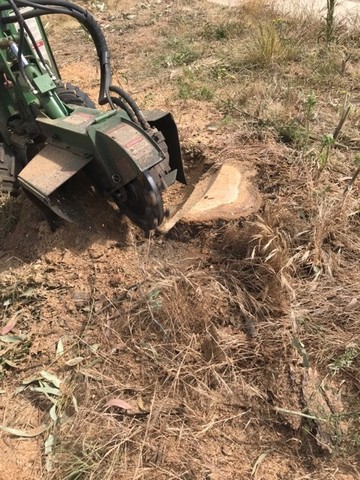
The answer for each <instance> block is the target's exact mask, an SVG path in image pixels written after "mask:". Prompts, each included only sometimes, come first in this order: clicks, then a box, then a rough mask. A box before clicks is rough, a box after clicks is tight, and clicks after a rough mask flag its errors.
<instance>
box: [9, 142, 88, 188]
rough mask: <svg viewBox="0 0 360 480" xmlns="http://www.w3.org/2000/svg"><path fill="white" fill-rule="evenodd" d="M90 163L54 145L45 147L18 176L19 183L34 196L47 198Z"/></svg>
mask: <svg viewBox="0 0 360 480" xmlns="http://www.w3.org/2000/svg"><path fill="white" fill-rule="evenodd" d="M90 161H91V157H90V158H89V157H85V156H83V155H77V154H75V153H74V152H71V151H69V150H65V149H62V148H59V147H55V146H54V145H47V146H46V147H44V148H43V149H42V150H41V152H40V153H38V154H37V155H36V156H35V157H34V158H33V159H32V160H31V162H29V163H28V164H27V165H26V167H25V168H24V169H23V170H22V171H21V172H20V174H19V177H18V178H19V181H20V183H21V184H23V185H24V187H25V188H27V189H28V190H30V191H32V192H33V193H34V194H35V195H36V196H40V197H49V196H50V195H51V194H52V193H53V192H55V190H57V189H58V188H59V187H60V186H61V185H63V184H64V183H65V182H67V181H68V180H69V179H70V178H71V177H73V176H74V175H75V173H77V172H79V171H80V170H81V169H82V168H83V167H85V165H87V164H88V163H89V162H90Z"/></svg>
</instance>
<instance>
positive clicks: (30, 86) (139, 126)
mask: <svg viewBox="0 0 360 480" xmlns="http://www.w3.org/2000/svg"><path fill="white" fill-rule="evenodd" d="M52 14H66V15H70V16H72V17H74V18H76V19H77V20H78V21H79V22H80V23H81V25H82V26H84V27H85V28H86V29H87V31H88V33H89V34H90V36H91V38H92V40H93V42H94V44H95V47H96V50H97V54H98V57H99V62H100V69H101V82H100V93H99V99H98V103H99V104H100V105H105V104H108V105H109V106H110V108H111V109H110V110H109V111H101V110H97V109H96V108H95V105H94V104H93V103H92V102H91V101H90V100H89V99H88V97H87V96H86V95H85V94H83V93H82V92H81V91H80V90H79V89H77V88H76V87H73V86H68V85H66V84H63V83H62V81H61V78H60V74H59V71H58V68H57V65H56V62H55V59H54V56H53V53H52V50H51V47H50V44H49V41H48V39H47V36H46V34H45V31H44V28H43V25H42V22H41V16H43V15H52ZM0 77H1V79H2V80H1V81H0V100H1V102H0V180H1V179H2V180H3V182H2V183H3V185H7V189H8V188H9V187H8V186H9V185H10V184H12V186H13V188H15V187H16V184H17V183H18V182H19V183H20V184H21V186H22V188H23V190H24V191H25V192H26V193H27V194H28V195H29V197H30V198H31V199H32V200H33V201H34V202H35V203H36V204H37V205H38V206H39V207H40V208H42V210H43V211H44V213H45V214H46V216H47V217H48V218H50V214H49V213H50V212H52V214H54V215H55V216H56V217H62V218H64V219H66V220H69V221H75V220H76V202H74V201H73V200H72V199H71V195H70V196H69V195H68V193H69V192H71V189H72V186H71V185H72V181H73V180H74V178H75V177H76V174H77V173H78V172H80V171H83V172H85V173H86V175H87V176H88V178H89V179H90V182H91V183H92V184H93V185H94V186H95V187H96V189H97V191H98V192H100V193H101V194H102V195H104V196H107V197H109V198H112V199H113V200H114V201H115V203H116V204H117V205H118V207H119V208H120V209H121V210H122V211H123V212H124V213H125V214H126V215H127V216H128V217H129V218H130V219H131V220H132V221H133V222H134V223H135V224H136V225H138V226H139V227H140V228H142V229H143V230H145V231H149V230H152V229H155V228H157V227H159V226H160V225H161V223H162V221H163V218H164V207H163V201H162V196H161V194H162V191H163V190H164V189H165V188H167V187H169V186H170V185H171V184H173V183H174V182H175V181H176V180H179V181H180V182H182V183H186V181H185V175H184V169H183V164H182V159H181V153H180V145H179V138H178V134H177V128H176V125H175V122H174V120H173V118H172V116H171V115H170V114H169V113H163V112H147V113H144V114H143V113H142V112H141V110H140V109H139V107H138V106H137V105H136V103H135V101H134V99H133V98H132V97H131V96H130V95H129V94H128V93H126V92H125V91H124V90H122V89H121V88H119V87H116V86H113V85H111V69H110V62H109V52H108V48H107V45H106V40H105V38H104V35H103V33H102V31H101V29H100V27H99V25H98V23H97V22H96V21H95V19H94V18H93V17H92V15H91V14H90V13H89V12H88V11H86V10H84V9H83V8H81V7H79V6H78V5H76V4H74V3H71V2H68V1H67V0H34V1H28V0H0ZM74 203H75V204H74ZM51 218H53V217H51Z"/></svg>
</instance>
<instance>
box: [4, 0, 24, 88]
mask: <svg viewBox="0 0 360 480" xmlns="http://www.w3.org/2000/svg"><path fill="white" fill-rule="evenodd" d="M8 2H9V6H10V7H11V9H12V10H13V11H14V14H15V17H16V21H17V22H18V24H19V45H18V54H17V62H18V66H19V70H20V73H21V75H22V76H23V77H24V79H25V80H27V76H26V73H25V69H24V65H23V62H22V58H21V57H22V50H23V46H24V40H25V34H24V32H25V21H24V18H23V17H22V15H21V12H20V10H19V9H18V7H17V5H16V3H15V2H14V1H13V0H8Z"/></svg>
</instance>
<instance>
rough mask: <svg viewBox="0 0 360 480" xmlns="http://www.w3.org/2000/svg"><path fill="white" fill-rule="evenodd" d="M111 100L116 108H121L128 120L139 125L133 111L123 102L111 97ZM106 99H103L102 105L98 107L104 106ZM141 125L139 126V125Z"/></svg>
mask: <svg viewBox="0 0 360 480" xmlns="http://www.w3.org/2000/svg"><path fill="white" fill-rule="evenodd" d="M111 100H112V101H113V102H114V104H115V105H117V106H118V107H120V108H122V109H123V110H124V111H125V112H126V113H127V114H128V116H129V118H130V120H131V121H132V122H134V123H137V124H139V123H140V122H139V120H138V119H137V118H136V115H135V113H134V111H133V110H132V109H131V108H130V107H129V105H127V104H126V103H125V102H123V101H122V100H121V98H118V97H111ZM105 103H106V99H104V101H103V103H100V105H105ZM140 125H141V124H140Z"/></svg>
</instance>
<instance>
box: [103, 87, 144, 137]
mask: <svg viewBox="0 0 360 480" xmlns="http://www.w3.org/2000/svg"><path fill="white" fill-rule="evenodd" d="M110 92H114V93H117V94H118V95H119V97H121V98H123V99H124V100H125V101H126V102H127V103H128V104H129V105H130V107H131V108H132V109H133V110H134V112H135V115H136V117H137V118H138V120H139V122H140V125H141V126H142V127H143V129H144V130H150V129H151V127H150V125H149V123H148V121H147V120H146V118H145V117H144V114H143V113H142V111H141V110H140V108H139V107H138V105H137V103H136V102H135V100H134V99H133V98H132V97H131V95H129V94H128V93H127V92H125V90H123V89H122V88H120V87H116V86H114V85H110Z"/></svg>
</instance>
